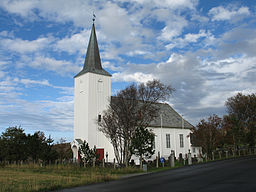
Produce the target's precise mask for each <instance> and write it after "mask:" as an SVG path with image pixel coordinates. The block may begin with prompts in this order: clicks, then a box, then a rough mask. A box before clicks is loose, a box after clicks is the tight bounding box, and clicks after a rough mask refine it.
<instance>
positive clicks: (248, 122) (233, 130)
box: [191, 93, 256, 155]
mask: <svg viewBox="0 0 256 192" xmlns="http://www.w3.org/2000/svg"><path fill="white" fill-rule="evenodd" d="M225 105H226V108H227V112H228V114H226V115H224V116H223V117H222V118H221V117H218V116H217V115H212V116H210V117H209V118H208V119H207V120H205V119H203V120H201V121H200V122H199V123H198V125H197V126H196V127H195V128H194V129H193V131H192V132H193V134H192V135H191V141H192V143H193V145H195V146H201V147H202V150H203V153H207V154H208V155H210V154H212V152H214V151H215V150H217V149H232V150H237V149H241V148H245V147H246V148H248V147H255V144H256V95H255V94H250V95H243V94H242V93H238V94H237V95H236V96H233V97H231V98H229V99H228V100H227V101H226V103H225Z"/></svg>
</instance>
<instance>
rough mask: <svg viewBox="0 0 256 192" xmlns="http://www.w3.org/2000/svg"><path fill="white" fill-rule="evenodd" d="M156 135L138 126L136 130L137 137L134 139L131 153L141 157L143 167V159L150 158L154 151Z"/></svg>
mask: <svg viewBox="0 0 256 192" xmlns="http://www.w3.org/2000/svg"><path fill="white" fill-rule="evenodd" d="M154 137H155V134H154V133H152V132H151V131H149V130H148V129H144V128H142V127H138V128H137V129H136V131H135V137H134V138H133V139H132V144H131V153H133V154H135V155H136V156H139V157H140V166H141V168H142V159H143V158H150V157H151V156H152V155H153V154H154V153H155V150H154Z"/></svg>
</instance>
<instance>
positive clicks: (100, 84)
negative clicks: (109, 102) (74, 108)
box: [98, 79, 103, 92]
mask: <svg viewBox="0 0 256 192" xmlns="http://www.w3.org/2000/svg"><path fill="white" fill-rule="evenodd" d="M102 91H103V81H102V80H101V79H99V80H98V92H102Z"/></svg>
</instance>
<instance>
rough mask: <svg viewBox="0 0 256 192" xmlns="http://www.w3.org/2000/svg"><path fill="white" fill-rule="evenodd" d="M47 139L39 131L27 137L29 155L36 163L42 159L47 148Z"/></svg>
mask: <svg viewBox="0 0 256 192" xmlns="http://www.w3.org/2000/svg"><path fill="white" fill-rule="evenodd" d="M45 142H46V137H45V135H44V133H43V132H41V131H37V132H35V133H34V134H33V135H30V134H28V136H27V146H28V147H27V149H28V154H29V156H30V157H31V159H32V160H33V161H34V162H37V161H38V159H39V158H40V157H41V155H42V153H43V150H44V147H45Z"/></svg>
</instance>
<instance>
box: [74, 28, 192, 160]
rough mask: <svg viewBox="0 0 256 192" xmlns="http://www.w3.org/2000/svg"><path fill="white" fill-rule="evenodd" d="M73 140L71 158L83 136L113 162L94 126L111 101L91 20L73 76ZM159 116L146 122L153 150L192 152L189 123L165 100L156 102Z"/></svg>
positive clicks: (108, 78)
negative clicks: (83, 53) (80, 63)
mask: <svg viewBox="0 0 256 192" xmlns="http://www.w3.org/2000/svg"><path fill="white" fill-rule="evenodd" d="M74 79H75V88H74V140H73V141H72V143H71V148H72V151H73V160H74V161H77V160H78V159H79V157H78V148H79V146H80V145H81V144H82V142H83V141H84V140H85V141H86V142H88V144H89V146H90V147H91V148H92V147H93V146H96V148H97V151H98V153H99V154H100V159H102V158H104V159H105V160H106V161H108V162H113V160H114V158H115V155H114V149H113V147H112V144H111V143H110V140H109V139H108V138H106V137H105V135H104V134H103V133H102V132H100V131H99V130H98V124H97V120H99V119H101V116H102V113H103V111H104V110H106V109H107V106H108V105H109V102H111V74H109V73H108V72H107V71H105V70H104V69H103V68H102V65H101V59H100V53H99V48H98V43H97V37H96V32H95V26H94V23H93V25H92V30H91V35H90V40H89V45H88V48H87V53H86V58H85V62H84V67H83V69H82V70H81V71H80V72H79V73H78V74H77V75H76V76H75V77H74ZM159 106H160V113H159V116H158V117H157V118H156V119H154V121H152V122H151V123H150V126H149V127H148V129H150V130H152V131H153V132H154V134H155V154H154V155H153V156H152V159H154V158H155V157H156V155H157V154H158V153H160V156H161V157H164V158H166V159H167V158H168V157H169V156H170V153H171V151H172V150H173V151H174V152H175V156H176V157H178V156H179V154H182V155H183V157H184V156H185V154H187V153H188V151H189V150H191V152H192V156H194V155H197V154H196V153H197V151H195V149H194V148H192V146H191V142H190V137H189V134H190V133H191V131H190V129H191V128H192V127H193V126H192V125H191V124H190V123H189V122H187V121H186V120H185V119H184V118H183V117H182V116H181V115H179V114H178V113H177V112H176V111H175V110H174V109H173V108H172V107H171V106H170V105H169V104H166V103H159Z"/></svg>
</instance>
